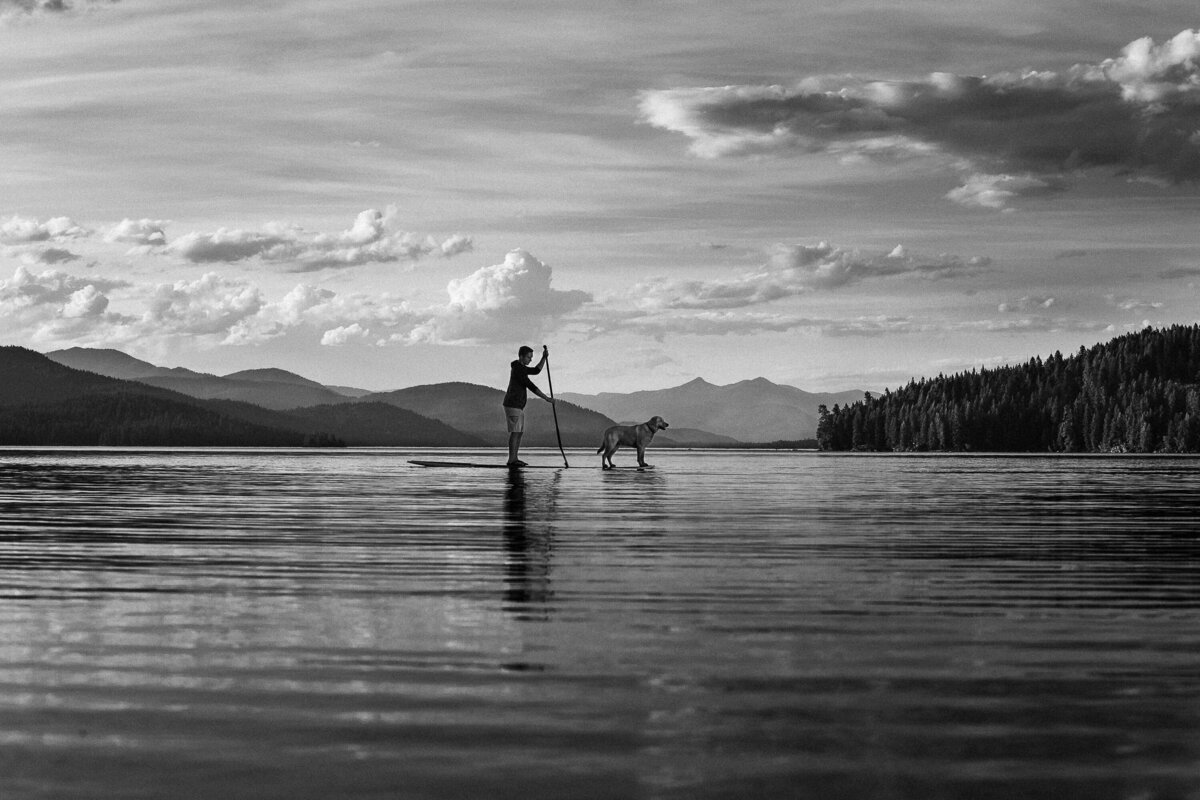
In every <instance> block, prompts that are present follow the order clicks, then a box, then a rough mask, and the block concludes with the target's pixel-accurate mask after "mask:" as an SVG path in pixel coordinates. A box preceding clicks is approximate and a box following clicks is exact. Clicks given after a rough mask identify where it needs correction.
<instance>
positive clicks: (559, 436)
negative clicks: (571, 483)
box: [542, 345, 571, 467]
mask: <svg viewBox="0 0 1200 800" xmlns="http://www.w3.org/2000/svg"><path fill="white" fill-rule="evenodd" d="M542 350H544V351H545V352H546V384H547V385H548V386H549V387H550V410H551V411H553V412H554V435H555V437H557V439H558V452H560V453H562V457H563V466H564V467H570V466H571V465H570V464H568V463H567V451H565V450H563V446H562V434H561V433H559V432H558V404H557V403H555V402H554V380H553V379H552V378H551V377H550V351H549V350H548V349H547V348H546V345H542Z"/></svg>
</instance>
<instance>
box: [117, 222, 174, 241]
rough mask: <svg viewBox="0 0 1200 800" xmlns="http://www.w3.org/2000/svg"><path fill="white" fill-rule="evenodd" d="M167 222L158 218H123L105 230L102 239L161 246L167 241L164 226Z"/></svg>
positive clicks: (165, 226)
mask: <svg viewBox="0 0 1200 800" xmlns="http://www.w3.org/2000/svg"><path fill="white" fill-rule="evenodd" d="M169 224H170V223H169V222H167V221H166V220H159V219H138V220H133V219H128V218H127V219H123V220H121V221H120V222H119V223H117V224H116V225H114V226H113V227H111V228H109V229H108V231H106V232H105V234H104V241H106V242H126V243H129V244H137V245H150V246H162V245H164V244H166V242H167V234H166V228H167V225H169Z"/></svg>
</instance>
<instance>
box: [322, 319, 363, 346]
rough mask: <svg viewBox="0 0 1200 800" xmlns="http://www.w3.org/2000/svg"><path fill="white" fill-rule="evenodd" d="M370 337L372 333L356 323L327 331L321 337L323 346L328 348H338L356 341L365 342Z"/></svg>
mask: <svg viewBox="0 0 1200 800" xmlns="http://www.w3.org/2000/svg"><path fill="white" fill-rule="evenodd" d="M370 336H371V332H370V331H369V330H367V329H366V328H364V327H363V326H362V325H359V324H358V323H357V322H355V323H353V324H351V325H342V326H340V327H337V328H331V329H329V330H327V331H325V333H324V335H322V336H321V344H323V345H325V346H327V347H337V346H339V345H343V344H347V343H348V342H351V341H355V340H360V341H365V340H367V339H368V338H370Z"/></svg>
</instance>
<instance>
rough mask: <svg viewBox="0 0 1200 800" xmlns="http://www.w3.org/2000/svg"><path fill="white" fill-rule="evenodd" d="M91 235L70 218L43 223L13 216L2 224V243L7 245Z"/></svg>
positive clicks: (0, 236) (52, 219)
mask: <svg viewBox="0 0 1200 800" xmlns="http://www.w3.org/2000/svg"><path fill="white" fill-rule="evenodd" d="M91 233H92V232H91V231H90V230H88V229H87V228H84V227H83V226H81V225H78V224H76V223H75V221H74V220H72V219H71V218H70V217H52V218H50V219H48V220H46V221H45V222H41V221H39V220H37V219H35V218H32V217H19V216H13V217H12V218H10V219H9V220H8V221H6V222H3V223H0V242H5V243H7V244H24V243H29V242H47V241H63V240H65V239H79V238H82V237H85V236H90V235H91Z"/></svg>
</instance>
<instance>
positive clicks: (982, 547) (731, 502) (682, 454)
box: [0, 449, 1200, 800]
mask: <svg viewBox="0 0 1200 800" xmlns="http://www.w3.org/2000/svg"><path fill="white" fill-rule="evenodd" d="M568 456H569V459H570V462H571V465H572V466H571V468H570V469H559V470H552V469H539V470H524V471H521V472H517V473H510V472H509V471H507V470H503V469H496V470H490V469H426V468H422V467H417V466H413V465H410V464H408V463H407V460H408V459H410V458H451V459H473V460H492V461H498V460H502V458H503V454H502V453H500V452H499V451H491V452H476V453H470V452H461V451H457V452H449V453H448V452H445V451H411V450H389V449H382V450H353V449H351V450H336V451H328V450H288V451H271V450H221V451H208V450H153V449H152V450H73V449H59V450H52V449H44V450H39V449H4V450H0V510H2V516H0V593H2V598H0V600H2V605H0V798H4V800H21V799H24V798H54V799H55V800H63V799H64V798H67V799H70V798H105V799H106V800H114V799H117V798H216V799H217V800H240V798H255V800H262V799H263V798H288V799H289V800H297V798H329V799H330V800H334V799H335V798H522V799H525V798H701V799H703V798H741V797H745V798H809V797H811V798H914V799H916V798H920V800H929V799H930V798H1056V800H1057V799H1061V798H1088V800H1098V799H1100V800H1102V799H1103V798H1121V799H1122V800H1154V799H1159V798H1164V799H1165V798H1180V799H1185V798H1187V799H1190V800H1195V799H1196V798H1198V797H1200V660H1198V654H1200V522H1197V520H1198V519H1200V459H1194V458H1187V457H1130V456H1112V457H1067V456H1012V457H988V456H942V455H850V454H818V453H807V452H736V451H687V450H666V449H660V450H654V449H652V450H651V452H650V454H649V460H650V461H651V462H652V463H654V464H656V465H657V468H656V469H654V470H650V471H646V472H639V471H637V470H634V469H630V468H628V466H629V465H631V464H632V463H633V456H632V454H630V453H628V452H626V451H624V450H623V451H621V452H619V453H618V454H617V456H616V461H617V463H618V465H624V466H625V467H626V468H624V469H619V470H616V471H610V472H603V471H601V470H599V469H598V465H599V456H596V455H593V454H592V453H591V452H587V451H582V450H580V451H570V452H568ZM523 457H525V458H526V460H528V461H530V462H531V463H537V464H544V465H561V463H562V457H561V456H560V455H559V453H558V452H557V451H554V450H544V451H537V450H534V451H524V452H523Z"/></svg>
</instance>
